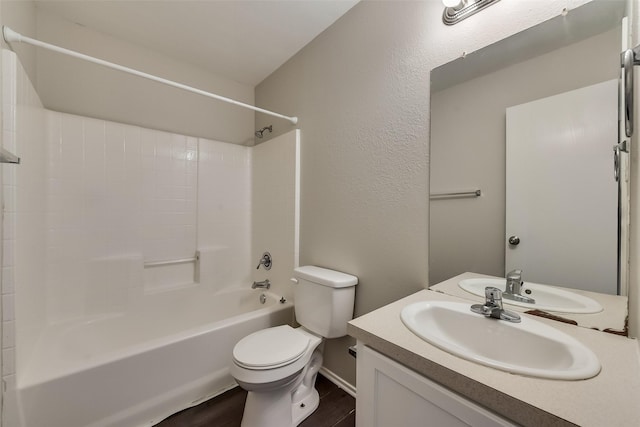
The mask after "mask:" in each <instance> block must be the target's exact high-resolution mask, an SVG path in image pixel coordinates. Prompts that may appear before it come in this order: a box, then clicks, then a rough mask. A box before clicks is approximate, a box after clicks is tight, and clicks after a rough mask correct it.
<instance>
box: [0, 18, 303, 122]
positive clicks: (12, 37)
mask: <svg viewBox="0 0 640 427" xmlns="http://www.w3.org/2000/svg"><path fill="white" fill-rule="evenodd" d="M2 36H3V37H4V40H5V41H6V42H7V43H11V42H18V43H27V44H30V45H33V46H38V47H41V48H43V49H48V50H52V51H54V52H58V53H62V54H64V55H69V56H72V57H74V58H78V59H82V60H85V61H89V62H93V63H94V64H98V65H102V66H104V67H107V68H112V69H114V70H118V71H122V72H125V73H128V74H133V75H134V76H138V77H142V78H145V79H148V80H153V81H155V82H158V83H162V84H165V85H168V86H173V87H175V88H178V89H182V90H186V91H188V92H193V93H196V94H198V95H202V96H206V97H208V98H213V99H217V100H218V101H223V102H227V103H229V104H233V105H237V106H239V107H244V108H248V109H250V110H253V111H257V112H259V113H263V114H268V115H270V116H274V117H279V118H281V119H285V120H288V121H290V122H291V124H294V125H295V124H298V118H297V117H290V116H285V115H283V114H279V113H275V112H273V111H269V110H265V109H263V108H259V107H255V106H253V105H250V104H245V103H244V102H240V101H236V100H235V99H231V98H226V97H224V96H220V95H216V94H215V93H211V92H206V91H204V90H201V89H196V88H194V87H191V86H187V85H185V84H182V83H177V82H174V81H172V80H168V79H164V78H162V77H158V76H154V75H153V74H147V73H143V72H142V71H138V70H134V69H133V68H129V67H124V66H122V65H118V64H114V63H113V62H108V61H105V60H102V59H99V58H94V57H93V56H89V55H85V54H83V53H79V52H75V51H73V50H69V49H65V48H63V47H59V46H56V45H52V44H49V43H45V42H42V41H40V40H36V39H32V38H30V37H27V36H23V35H22V34H20V33H17V32H16V31H13V30H12V29H11V28H9V27H7V26H3V27H2Z"/></svg>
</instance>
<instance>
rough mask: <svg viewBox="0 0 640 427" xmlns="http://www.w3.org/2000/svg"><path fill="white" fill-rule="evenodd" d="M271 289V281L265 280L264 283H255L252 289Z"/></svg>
mask: <svg viewBox="0 0 640 427" xmlns="http://www.w3.org/2000/svg"><path fill="white" fill-rule="evenodd" d="M270 287H271V283H270V282H269V279H267V280H263V281H262V282H253V285H251V289H255V288H261V289H269V288H270Z"/></svg>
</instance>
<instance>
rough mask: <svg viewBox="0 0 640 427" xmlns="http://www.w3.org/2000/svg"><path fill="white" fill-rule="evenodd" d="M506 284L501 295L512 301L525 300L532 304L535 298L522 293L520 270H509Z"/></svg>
mask: <svg viewBox="0 0 640 427" xmlns="http://www.w3.org/2000/svg"><path fill="white" fill-rule="evenodd" d="M506 279H507V285H506V287H505V291H504V293H503V294H502V297H503V298H505V299H510V300H512V301H519V302H526V303H529V304H534V303H535V302H536V300H535V299H533V298H530V297H528V296H525V295H522V294H521V292H522V283H523V281H522V270H511V271H510V272H508V273H507V277H506Z"/></svg>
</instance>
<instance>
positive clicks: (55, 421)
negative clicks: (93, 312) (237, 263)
mask: <svg viewBox="0 0 640 427" xmlns="http://www.w3.org/2000/svg"><path fill="white" fill-rule="evenodd" d="M261 293H262V292H260V291H257V290H251V289H247V290H236V291H225V292H220V293H216V294H212V293H210V292H209V293H207V292H206V291H203V290H200V289H198V288H192V289H185V290H181V291H172V292H165V293H160V294H157V295H152V296H145V297H144V303H143V304H141V306H140V307H137V308H136V309H135V310H132V312H131V313H121V314H117V315H105V316H101V317H94V318H91V319H82V320H79V321H76V322H67V323H65V324H59V325H54V326H52V327H49V328H48V329H47V330H46V331H45V333H44V334H43V335H42V337H41V339H40V340H39V342H38V344H37V348H36V349H35V351H34V356H33V357H32V359H31V360H30V361H29V362H28V364H27V366H25V367H24V368H25V369H24V370H22V369H21V372H19V375H18V384H17V388H18V390H17V393H18V395H17V398H18V405H19V409H20V417H21V419H22V420H21V421H22V425H23V427H88V426H90V427H116V426H117V427H135V426H149V425H153V424H155V423H157V422H159V421H161V420H162V419H163V418H165V417H166V416H168V415H171V414H172V413H175V412H177V411H179V410H181V409H184V408H187V407H189V406H192V405H194V404H196V403H198V402H201V401H203V400H205V399H207V398H210V397H212V396H215V395H216V394H219V393H221V392H223V391H225V390H227V389H229V388H231V387H233V386H234V385H235V382H234V380H233V378H232V377H231V376H230V375H229V369H228V368H229V365H230V363H231V351H232V349H233V346H234V345H235V343H236V342H237V341H238V340H240V339H241V338H242V337H244V336H245V335H247V334H249V333H251V332H253V331H256V330H258V329H262V328H266V327H270V326H274V325H279V324H284V323H289V322H290V321H291V320H292V316H293V311H292V308H293V305H292V304H291V303H289V302H286V303H280V302H279V301H278V298H279V297H277V296H276V295H274V294H269V293H267V294H266V295H267V301H266V303H265V304H261V303H260V295H261Z"/></svg>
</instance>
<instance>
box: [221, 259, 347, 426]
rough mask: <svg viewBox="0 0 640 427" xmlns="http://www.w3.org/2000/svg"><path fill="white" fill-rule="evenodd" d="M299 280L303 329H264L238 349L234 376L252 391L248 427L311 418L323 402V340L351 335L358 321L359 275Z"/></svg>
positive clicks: (311, 271) (299, 271) (303, 274)
mask: <svg viewBox="0 0 640 427" xmlns="http://www.w3.org/2000/svg"><path fill="white" fill-rule="evenodd" d="M293 276H294V277H293V279H292V281H293V282H294V283H295V285H294V286H295V289H294V306H295V313H296V320H297V321H298V323H299V324H300V325H302V326H300V327H298V328H292V327H291V326H288V325H283V326H276V327H273V328H268V329H263V330H261V331H258V332H254V333H252V334H250V335H247V336H246V337H244V338H243V339H241V340H240V341H239V342H238V343H237V344H236V345H235V347H234V348H233V363H232V365H231V375H232V376H233V377H234V378H235V380H236V381H237V382H238V384H239V385H240V387H242V388H243V389H245V390H247V392H248V393H247V401H246V402H245V406H244V414H243V416H242V427H289V426H291V427H293V426H297V425H298V424H300V423H301V422H302V421H303V420H304V419H305V418H307V417H308V416H309V415H311V413H313V411H315V410H316V408H317V407H318V404H319V402H320V398H319V396H318V392H317V391H316V389H315V387H314V384H315V381H316V375H317V373H318V370H319V369H320V367H321V366H322V343H323V340H324V338H337V337H341V336H344V335H346V334H347V322H348V321H349V320H351V319H352V317H353V303H354V298H355V286H356V284H357V283H358V278H357V277H355V276H352V275H350V274H345V273H341V272H338V271H333V270H328V269H326V268H320V267H315V266H304V267H298V268H296V269H294V274H293Z"/></svg>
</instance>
